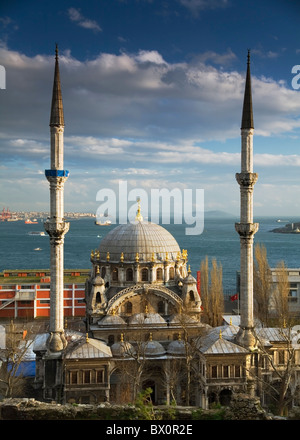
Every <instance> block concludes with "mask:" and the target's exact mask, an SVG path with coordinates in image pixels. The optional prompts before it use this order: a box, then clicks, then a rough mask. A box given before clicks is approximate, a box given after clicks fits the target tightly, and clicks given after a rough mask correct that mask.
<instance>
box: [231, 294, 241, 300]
mask: <svg viewBox="0 0 300 440" xmlns="http://www.w3.org/2000/svg"><path fill="white" fill-rule="evenodd" d="M238 298H239V294H238V293H236V294H235V295H232V296H231V297H230V299H231V301H236V300H237V299H238Z"/></svg>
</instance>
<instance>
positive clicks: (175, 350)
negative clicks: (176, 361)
mask: <svg viewBox="0 0 300 440" xmlns="http://www.w3.org/2000/svg"><path fill="white" fill-rule="evenodd" d="M167 353H168V354H171V355H173V356H176V355H177V356H184V355H185V354H186V347H185V343H184V341H182V340H181V339H177V340H176V341H172V342H171V343H170V344H169V346H168V349H167Z"/></svg>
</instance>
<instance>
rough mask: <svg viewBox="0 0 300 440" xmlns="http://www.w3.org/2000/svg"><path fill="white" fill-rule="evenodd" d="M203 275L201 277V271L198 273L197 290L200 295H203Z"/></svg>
mask: <svg viewBox="0 0 300 440" xmlns="http://www.w3.org/2000/svg"><path fill="white" fill-rule="evenodd" d="M200 286H201V275H200V270H198V271H197V290H198V293H199V295H201V287H200Z"/></svg>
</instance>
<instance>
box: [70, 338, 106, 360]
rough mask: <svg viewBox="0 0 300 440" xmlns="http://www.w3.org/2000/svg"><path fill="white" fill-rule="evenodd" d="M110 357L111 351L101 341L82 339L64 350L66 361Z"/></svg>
mask: <svg viewBox="0 0 300 440" xmlns="http://www.w3.org/2000/svg"><path fill="white" fill-rule="evenodd" d="M107 357H112V353H111V349H110V347H108V346H107V345H106V344H105V343H104V342H103V341H100V340H98V339H93V338H88V337H84V338H82V339H81V340H80V341H76V342H75V343H74V344H72V345H69V346H68V347H67V350H66V358H67V359H92V358H93V359H98V358H107Z"/></svg>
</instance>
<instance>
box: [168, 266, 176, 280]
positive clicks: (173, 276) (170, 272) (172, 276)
mask: <svg viewBox="0 0 300 440" xmlns="http://www.w3.org/2000/svg"><path fill="white" fill-rule="evenodd" d="M174 278H175V274H174V267H170V269H169V279H170V280H174Z"/></svg>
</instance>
